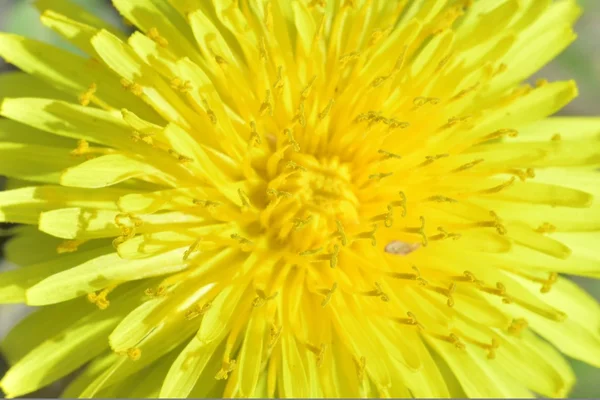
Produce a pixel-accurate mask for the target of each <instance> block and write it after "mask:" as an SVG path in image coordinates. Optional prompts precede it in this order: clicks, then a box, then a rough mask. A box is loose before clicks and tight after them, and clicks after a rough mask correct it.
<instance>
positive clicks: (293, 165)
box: [286, 161, 307, 172]
mask: <svg viewBox="0 0 600 400" xmlns="http://www.w3.org/2000/svg"><path fill="white" fill-rule="evenodd" d="M286 168H288V169H293V170H300V171H303V172H306V171H307V169H306V168H304V167H303V166H302V165H298V164H297V163H295V162H293V161H288V162H287V164H286Z"/></svg>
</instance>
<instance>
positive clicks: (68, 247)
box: [56, 240, 86, 254]
mask: <svg viewBox="0 0 600 400" xmlns="http://www.w3.org/2000/svg"><path fill="white" fill-rule="evenodd" d="M85 242H86V241H85V240H65V241H64V242H62V243H60V244H59V245H58V246H56V252H57V253H58V254H64V253H74V252H76V251H77V250H78V249H79V246H81V245H82V244H84V243H85Z"/></svg>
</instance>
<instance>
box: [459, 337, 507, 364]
mask: <svg viewBox="0 0 600 400" xmlns="http://www.w3.org/2000/svg"><path fill="white" fill-rule="evenodd" d="M463 338H464V339H465V341H467V342H468V343H471V344H474V345H475V346H477V347H480V348H482V349H484V350H487V351H488V355H487V358H488V360H493V359H495V358H496V350H497V349H498V348H499V347H500V341H498V339H496V338H492V341H491V344H487V343H482V342H480V341H478V340H474V339H471V338H469V337H467V336H464V335H463Z"/></svg>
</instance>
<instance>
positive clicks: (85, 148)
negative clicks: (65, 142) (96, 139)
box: [71, 139, 90, 156]
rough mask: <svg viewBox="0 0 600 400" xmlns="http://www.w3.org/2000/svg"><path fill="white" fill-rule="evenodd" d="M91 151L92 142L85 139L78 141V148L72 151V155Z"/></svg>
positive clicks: (80, 154)
mask: <svg viewBox="0 0 600 400" xmlns="http://www.w3.org/2000/svg"><path fill="white" fill-rule="evenodd" d="M89 151H90V144H89V143H88V142H87V140H85V139H81V140H78V141H77V148H76V149H75V150H73V151H71V155H74V156H82V155H84V154H86V153H88V152H89Z"/></svg>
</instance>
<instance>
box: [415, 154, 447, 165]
mask: <svg viewBox="0 0 600 400" xmlns="http://www.w3.org/2000/svg"><path fill="white" fill-rule="evenodd" d="M449 156H450V154H437V155H435V156H426V157H425V161H423V162H422V163H421V164H419V165H417V168H421V167H425V166H427V165H430V164H432V163H434V162H435V161H437V160H440V159H442V158H446V157H449Z"/></svg>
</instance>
